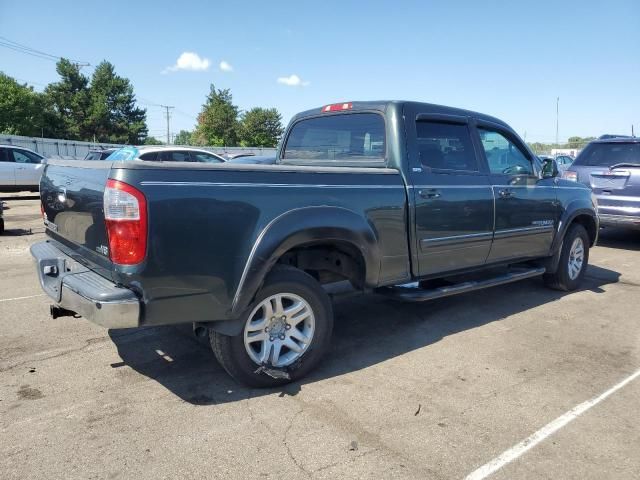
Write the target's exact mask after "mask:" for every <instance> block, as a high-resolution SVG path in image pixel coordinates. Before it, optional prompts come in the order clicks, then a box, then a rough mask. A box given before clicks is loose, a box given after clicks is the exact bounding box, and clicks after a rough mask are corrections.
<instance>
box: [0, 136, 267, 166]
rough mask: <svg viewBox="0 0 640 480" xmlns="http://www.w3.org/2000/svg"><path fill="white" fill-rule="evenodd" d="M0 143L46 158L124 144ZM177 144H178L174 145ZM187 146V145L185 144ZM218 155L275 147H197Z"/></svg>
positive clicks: (3, 139) (18, 139) (6, 139)
mask: <svg viewBox="0 0 640 480" xmlns="http://www.w3.org/2000/svg"><path fill="white" fill-rule="evenodd" d="M0 144H9V145H16V146H18V147H23V148H28V149H30V150H33V151H35V152H38V153H39V154H40V155H44V156H45V157H47V158H67V159H78V160H80V159H83V158H84V157H85V156H86V155H87V153H88V152H89V150H91V149H95V148H119V147H123V146H124V145H118V144H114V143H94V142H80V141H77V140H61V139H56V138H39V137H23V136H20V135H5V134H0ZM175 146H178V145H175ZM185 146H187V145H185ZM198 148H202V149H204V150H209V151H210V152H213V153H217V154H218V155H224V154H226V155H238V154H242V153H253V154H254V155H275V154H276V149H275V148H266V147H265V148H263V147H198Z"/></svg>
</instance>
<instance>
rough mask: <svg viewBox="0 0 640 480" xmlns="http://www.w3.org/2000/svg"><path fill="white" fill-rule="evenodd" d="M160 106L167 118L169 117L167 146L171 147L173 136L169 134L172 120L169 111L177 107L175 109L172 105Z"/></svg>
mask: <svg viewBox="0 0 640 480" xmlns="http://www.w3.org/2000/svg"><path fill="white" fill-rule="evenodd" d="M160 106H161V107H162V108H164V109H165V116H166V117H167V145H170V144H171V134H170V133H169V119H170V118H171V113H170V112H169V109H171V108H176V107H173V106H171V105H160Z"/></svg>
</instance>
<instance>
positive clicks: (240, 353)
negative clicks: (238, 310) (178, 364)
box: [209, 266, 333, 387]
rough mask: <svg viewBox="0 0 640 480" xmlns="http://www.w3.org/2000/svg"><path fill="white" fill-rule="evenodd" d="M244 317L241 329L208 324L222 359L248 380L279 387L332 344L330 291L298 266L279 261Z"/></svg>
mask: <svg viewBox="0 0 640 480" xmlns="http://www.w3.org/2000/svg"><path fill="white" fill-rule="evenodd" d="M244 318H245V323H244V327H243V330H242V333H241V334H240V335H237V336H233V337H230V336H227V335H223V334H221V333H218V332H215V331H214V330H213V329H209V340H210V343H211V348H212V350H213V352H214V354H215V356H216V358H217V359H218V362H220V364H221V365H222V367H223V368H224V369H225V370H226V371H227V372H228V373H229V374H230V375H231V376H232V377H233V378H235V379H236V380H237V381H238V382H240V383H243V384H245V385H249V386H251V387H275V386H278V385H284V384H286V383H289V382H292V381H295V380H298V379H300V378H302V377H304V376H305V375H306V374H308V373H309V372H310V371H311V370H312V369H313V368H314V367H316V366H317V365H318V363H319V362H320V360H321V358H322V356H323V355H324V354H325V353H326V351H327V349H328V347H329V343H330V340H331V332H332V329H333V312H332V309H331V302H330V300H329V297H328V295H327V294H326V293H325V291H324V290H323V288H322V286H321V285H320V284H319V283H318V282H317V281H316V280H315V279H314V278H313V277H312V276H310V275H308V274H307V273H305V272H303V271H302V270H298V269H297V268H293V267H288V266H277V267H275V268H274V270H273V271H272V272H271V273H270V274H269V275H268V276H267V279H266V280H265V283H264V286H263V287H262V288H261V289H260V291H259V292H258V294H257V295H256V297H255V300H254V301H253V302H252V303H251V305H250V306H249V308H248V309H247V311H246V312H245V315H244ZM274 377H276V378H274Z"/></svg>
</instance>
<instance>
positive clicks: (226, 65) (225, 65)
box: [219, 60, 233, 72]
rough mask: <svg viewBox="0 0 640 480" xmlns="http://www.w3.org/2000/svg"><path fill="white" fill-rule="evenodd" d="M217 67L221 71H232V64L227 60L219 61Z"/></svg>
mask: <svg viewBox="0 0 640 480" xmlns="http://www.w3.org/2000/svg"><path fill="white" fill-rule="evenodd" d="M219 67H220V70H222V71H223V72H233V66H232V65H231V64H230V63H229V62H225V61H224V60H222V61H221V62H220V65H219Z"/></svg>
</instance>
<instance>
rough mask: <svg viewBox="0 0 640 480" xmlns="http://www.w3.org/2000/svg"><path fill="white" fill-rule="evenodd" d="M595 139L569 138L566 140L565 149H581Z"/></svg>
mask: <svg viewBox="0 0 640 480" xmlns="http://www.w3.org/2000/svg"><path fill="white" fill-rule="evenodd" d="M594 139H595V137H584V138H583V137H569V138H568V139H567V145H566V148H582V147H584V146H585V145H586V144H587V143H589V142H590V141H591V140H594Z"/></svg>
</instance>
